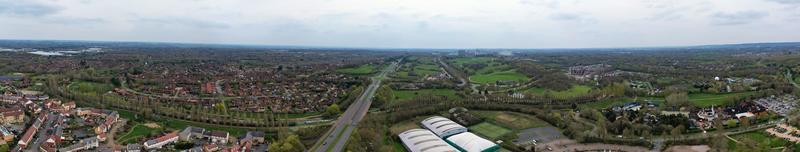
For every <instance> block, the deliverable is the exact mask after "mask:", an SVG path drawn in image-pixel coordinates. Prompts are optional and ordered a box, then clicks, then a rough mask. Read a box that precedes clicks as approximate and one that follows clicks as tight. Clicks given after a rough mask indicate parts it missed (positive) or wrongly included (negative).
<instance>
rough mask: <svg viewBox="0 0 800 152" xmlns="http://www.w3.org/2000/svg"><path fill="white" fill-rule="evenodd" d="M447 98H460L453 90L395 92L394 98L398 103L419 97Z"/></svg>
mask: <svg viewBox="0 0 800 152" xmlns="http://www.w3.org/2000/svg"><path fill="white" fill-rule="evenodd" d="M426 95H432V96H446V97H448V98H458V96H457V95H456V91H455V90H452V89H419V90H395V91H394V97H395V100H396V101H402V100H408V99H413V98H415V97H419V96H426Z"/></svg>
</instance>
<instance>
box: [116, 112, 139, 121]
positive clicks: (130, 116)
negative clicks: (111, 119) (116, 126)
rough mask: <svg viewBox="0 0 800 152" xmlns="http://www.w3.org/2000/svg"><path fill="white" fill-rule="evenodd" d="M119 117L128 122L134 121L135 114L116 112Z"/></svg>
mask: <svg viewBox="0 0 800 152" xmlns="http://www.w3.org/2000/svg"><path fill="white" fill-rule="evenodd" d="M117 113H118V114H119V117H122V118H125V119H128V120H136V113H133V112H130V111H127V110H117Z"/></svg>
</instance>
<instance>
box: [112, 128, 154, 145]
mask: <svg viewBox="0 0 800 152" xmlns="http://www.w3.org/2000/svg"><path fill="white" fill-rule="evenodd" d="M161 131H162V129H161V128H150V127H147V126H145V125H141V124H137V125H135V126H133V127H132V128H131V130H130V131H128V133H125V135H122V136H120V137H119V139H118V140H117V141H118V142H119V143H137V142H138V141H137V139H139V138H146V137H148V136H150V135H156V134H159V133H160V132H161Z"/></svg>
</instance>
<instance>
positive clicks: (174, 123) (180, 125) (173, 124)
mask: <svg viewBox="0 0 800 152" xmlns="http://www.w3.org/2000/svg"><path fill="white" fill-rule="evenodd" d="M163 126H166V127H169V128H172V129H176V130H183V129H184V128H186V127H187V126H195V127H201V128H205V129H207V130H218V131H226V132H228V133H230V134H231V136H239V135H244V134H245V133H247V131H248V130H250V129H245V128H237V127H231V126H219V125H214V124H206V123H198V122H191V121H185V120H177V119H169V118H168V120H167V121H164V125H163Z"/></svg>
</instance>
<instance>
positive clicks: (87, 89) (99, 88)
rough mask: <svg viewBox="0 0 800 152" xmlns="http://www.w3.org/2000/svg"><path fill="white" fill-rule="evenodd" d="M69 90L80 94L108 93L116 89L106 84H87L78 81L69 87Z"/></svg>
mask: <svg viewBox="0 0 800 152" xmlns="http://www.w3.org/2000/svg"><path fill="white" fill-rule="evenodd" d="M68 89H69V90H71V91H76V92H80V93H99V94H102V93H106V92H108V91H111V90H112V89H114V86H112V85H111V84H105V83H97V82H87V81H78V82H73V83H72V84H70V85H69V88H68Z"/></svg>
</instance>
